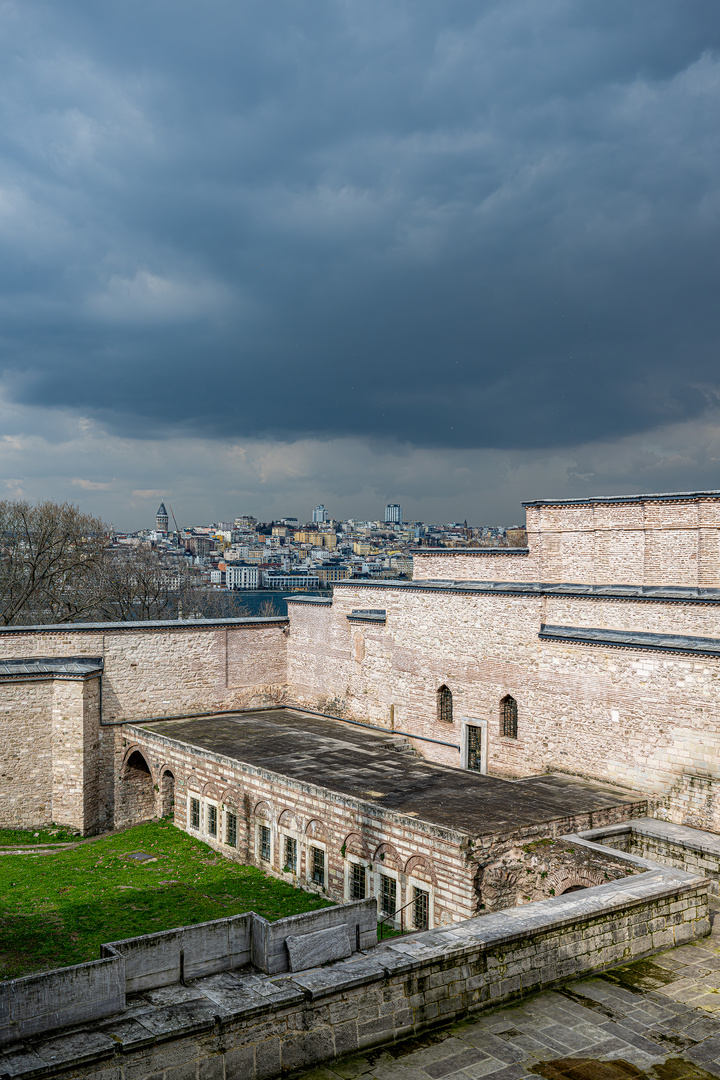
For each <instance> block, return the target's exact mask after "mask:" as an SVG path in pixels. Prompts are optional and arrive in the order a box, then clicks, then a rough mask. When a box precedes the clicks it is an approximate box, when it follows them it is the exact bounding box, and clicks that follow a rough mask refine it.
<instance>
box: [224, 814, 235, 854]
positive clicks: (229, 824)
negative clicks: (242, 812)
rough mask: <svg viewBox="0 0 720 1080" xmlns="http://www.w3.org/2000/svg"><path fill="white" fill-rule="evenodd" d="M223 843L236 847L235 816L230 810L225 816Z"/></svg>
mask: <svg viewBox="0 0 720 1080" xmlns="http://www.w3.org/2000/svg"><path fill="white" fill-rule="evenodd" d="M225 843H226V844H228V845H229V846H230V847H237V814H233V813H232V812H231V811H230V810H228V812H227V813H226V815H225Z"/></svg>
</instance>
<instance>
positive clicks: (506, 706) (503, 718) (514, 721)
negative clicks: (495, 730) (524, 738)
mask: <svg viewBox="0 0 720 1080" xmlns="http://www.w3.org/2000/svg"><path fill="white" fill-rule="evenodd" d="M517 732H518V713H517V701H516V700H515V698H514V697H510V694H508V695H507V697H504V698H503V699H502V701H501V702H500V734H501V735H502V736H503V738H505V739H517Z"/></svg>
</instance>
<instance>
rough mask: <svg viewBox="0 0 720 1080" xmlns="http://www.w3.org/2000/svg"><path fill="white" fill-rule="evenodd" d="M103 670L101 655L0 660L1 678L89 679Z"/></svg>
mask: <svg viewBox="0 0 720 1080" xmlns="http://www.w3.org/2000/svg"><path fill="white" fill-rule="evenodd" d="M102 670H103V658H102V657H101V656H51V657H30V658H21V659H18V660H15V659H11V660H2V661H0V679H13V678H18V677H23V678H26V677H27V676H30V677H32V678H64V679H87V678H92V677H93V676H96V675H100V674H101V673H102Z"/></svg>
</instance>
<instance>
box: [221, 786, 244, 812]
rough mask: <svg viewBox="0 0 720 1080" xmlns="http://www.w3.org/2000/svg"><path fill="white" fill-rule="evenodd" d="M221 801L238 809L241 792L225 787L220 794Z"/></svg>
mask: <svg viewBox="0 0 720 1080" xmlns="http://www.w3.org/2000/svg"><path fill="white" fill-rule="evenodd" d="M220 802H221V803H223V804H224V805H227V806H232V807H234V808H235V810H237V808H238V803H239V802H240V792H238V791H235V790H234V788H225V790H224V791H223V793H222V795H221V796H220Z"/></svg>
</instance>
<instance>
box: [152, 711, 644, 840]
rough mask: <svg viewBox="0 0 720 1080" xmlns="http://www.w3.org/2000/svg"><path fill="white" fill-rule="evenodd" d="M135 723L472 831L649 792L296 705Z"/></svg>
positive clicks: (627, 800) (554, 817) (550, 817)
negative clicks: (523, 767) (436, 760)
mask: <svg viewBox="0 0 720 1080" xmlns="http://www.w3.org/2000/svg"><path fill="white" fill-rule="evenodd" d="M134 726H136V727H140V728H144V729H145V730H149V731H153V732H157V733H158V734H159V735H164V736H165V737H166V738H169V739H173V740H176V741H177V742H180V743H184V744H186V745H187V746H189V747H197V748H198V749H199V750H201V751H202V750H208V751H210V752H212V753H215V754H222V755H224V756H225V757H228V758H232V759H233V760H234V761H238V762H244V763H247V764H249V765H254V766H256V767H258V768H262V769H268V770H270V771H272V772H275V773H280V774H282V775H283V776H287V777H290V778H291V779H293V780H298V781H301V782H303V783H308V784H316V785H319V786H321V787H324V788H328V789H329V790H330V791H333V792H338V793H340V794H342V795H349V796H352V797H353V798H357V799H362V800H364V801H366V802H371V803H377V805H379V806H383V807H385V808H386V809H388V810H393V811H395V812H396V813H400V814H407V815H408V816H410V817H415V818H419V819H422V820H423V821H428V822H431V823H432V824H434V825H440V826H442V827H445V828H449V829H453V830H456V831H458V832H461V833H466V834H468V835H470V836H482V835H487V834H491V833H496V832H505V831H508V830H514V829H517V828H522V827H523V826H531V825H537V824H540V823H545V822H552V821H558V820H562V819H564V818H568V817H572V816H573V815H575V814H585V813H589V812H592V811H596V810H605V809H608V808H609V807H613V806H621V805H623V804H631V803H637V802H640V801H642V800H643V798H644V796H642V795H634V794H633V793H631V792H628V791H625V790H620V789H617V788H613V787H611V786H610V785H605V784H599V783H594V782H592V781H586V780H580V779H577V778H575V777H569V776H565V775H562V774H546V775H543V776H536V777H531V778H528V779H526V780H514V781H513V780H501V779H499V778H496V777H493V776H483V775H481V774H480V773H475V772H469V771H467V770H465V769H462V770H461V769H456V768H452V767H450V766H445V765H435V764H433V763H432V762H429V761H425V760H423V759H422V758H420V757H414V756H413V755H411V754H403V753H398V752H397V751H395V750H393V749H392V747H391V745H389V744H392V742H393V741H394V739H397V736H395V737H393V735H392V732H389V731H387V732H385V731H377V730H374V729H371V728H364V727H360V726H355V725H353V724H350V723H344V722H343V721H341V720H331V719H328V718H325V717H322V716H315V715H312V714H307V713H303V712H298V711H296V710H294V709H274V710H268V711H264V710H261V711H259V712H248V713H242V714H231V713H218V714H217V715H215V716H211V717H204V718H202V719H179V720H162V721H155V722H153V723H148V724H143V723H141V722H140V723H136V724H135V725H134Z"/></svg>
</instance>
